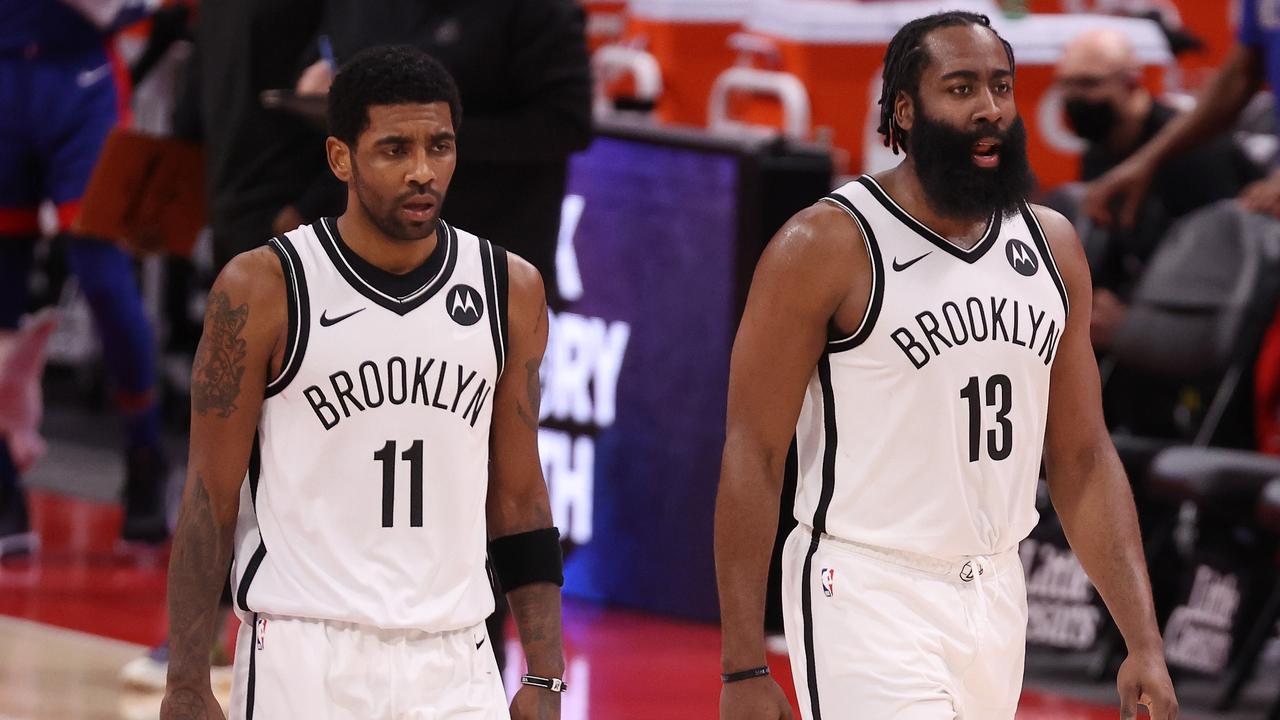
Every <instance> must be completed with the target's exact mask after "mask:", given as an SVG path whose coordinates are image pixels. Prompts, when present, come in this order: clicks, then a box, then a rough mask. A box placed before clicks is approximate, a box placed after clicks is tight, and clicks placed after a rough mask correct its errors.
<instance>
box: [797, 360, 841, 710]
mask: <svg viewBox="0 0 1280 720" xmlns="http://www.w3.org/2000/svg"><path fill="white" fill-rule="evenodd" d="M818 382H819V383H820V384H821V385H822V425H823V428H824V439H825V441H826V442H825V443H824V446H823V449H822V494H821V495H819V496H818V507H817V508H815V509H814V511H813V539H812V540H810V542H809V552H808V553H807V554H806V555H805V556H804V568H803V569H802V570H801V572H800V576H801V583H803V584H802V585H801V586H800V612H801V613H802V615H803V619H804V653H805V670H806V674H807V675H808V680H809V707H810V710H811V712H812V714H813V720H822V709H821V708H820V707H818V671H817V661H816V659H815V658H814V653H813V578H812V573H813V554H814V553H816V552H817V551H818V543H819V541H820V540H821V539H822V534H823V533H825V532H826V531H827V509H828V508H830V507H831V498H832V496H834V495H835V491H836V442H837V439H838V438H837V434H836V407H835V391H834V389H833V388H832V386H831V356H830V355H829V354H827V353H823V355H822V358H821V359H819V360H818Z"/></svg>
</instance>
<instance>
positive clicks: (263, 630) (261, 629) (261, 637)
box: [255, 618, 267, 650]
mask: <svg viewBox="0 0 1280 720" xmlns="http://www.w3.org/2000/svg"><path fill="white" fill-rule="evenodd" d="M255 634H256V635H257V636H258V649H259V650H261V649H262V648H263V647H264V646H265V645H266V644H267V619H266V618H258V632H257V633H255Z"/></svg>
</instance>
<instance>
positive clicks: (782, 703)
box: [720, 676, 792, 720]
mask: <svg viewBox="0 0 1280 720" xmlns="http://www.w3.org/2000/svg"><path fill="white" fill-rule="evenodd" d="M720 720H792V715H791V704H790V703H788V702H787V696H786V695H784V694H783V692H782V688H780V687H778V683H777V682H775V681H774V679H773V678H771V677H768V676H765V677H758V678H752V679H751V680H742V681H739V682H735V683H728V684H726V685H725V686H724V687H722V688H721V689H720Z"/></svg>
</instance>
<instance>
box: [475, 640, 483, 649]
mask: <svg viewBox="0 0 1280 720" xmlns="http://www.w3.org/2000/svg"><path fill="white" fill-rule="evenodd" d="M483 646H484V638H480V642H478V643H476V649H477V650H479V649H480V648H481V647H483Z"/></svg>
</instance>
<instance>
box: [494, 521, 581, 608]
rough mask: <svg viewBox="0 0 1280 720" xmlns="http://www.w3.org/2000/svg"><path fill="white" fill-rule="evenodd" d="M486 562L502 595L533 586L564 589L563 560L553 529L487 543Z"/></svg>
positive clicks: (508, 536) (557, 537)
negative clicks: (530, 584) (550, 585)
mask: <svg viewBox="0 0 1280 720" xmlns="http://www.w3.org/2000/svg"><path fill="white" fill-rule="evenodd" d="M489 560H490V562H491V563H492V565H493V574H494V577H496V578H497V579H498V587H500V588H501V589H502V592H504V593H509V592H511V591H512V590H515V589H517V588H521V587H524V586H525V585H528V584H529V583H535V582H549V583H552V584H554V585H556V586H563V585H564V559H563V558H562V557H561V555H560V531H559V530H557V529H556V528H553V527H549V528H543V529H541V530H531V531H529V532H524V533H518V534H516V535H507V536H504V537H500V538H496V539H494V540H492V541H490V542H489Z"/></svg>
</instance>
